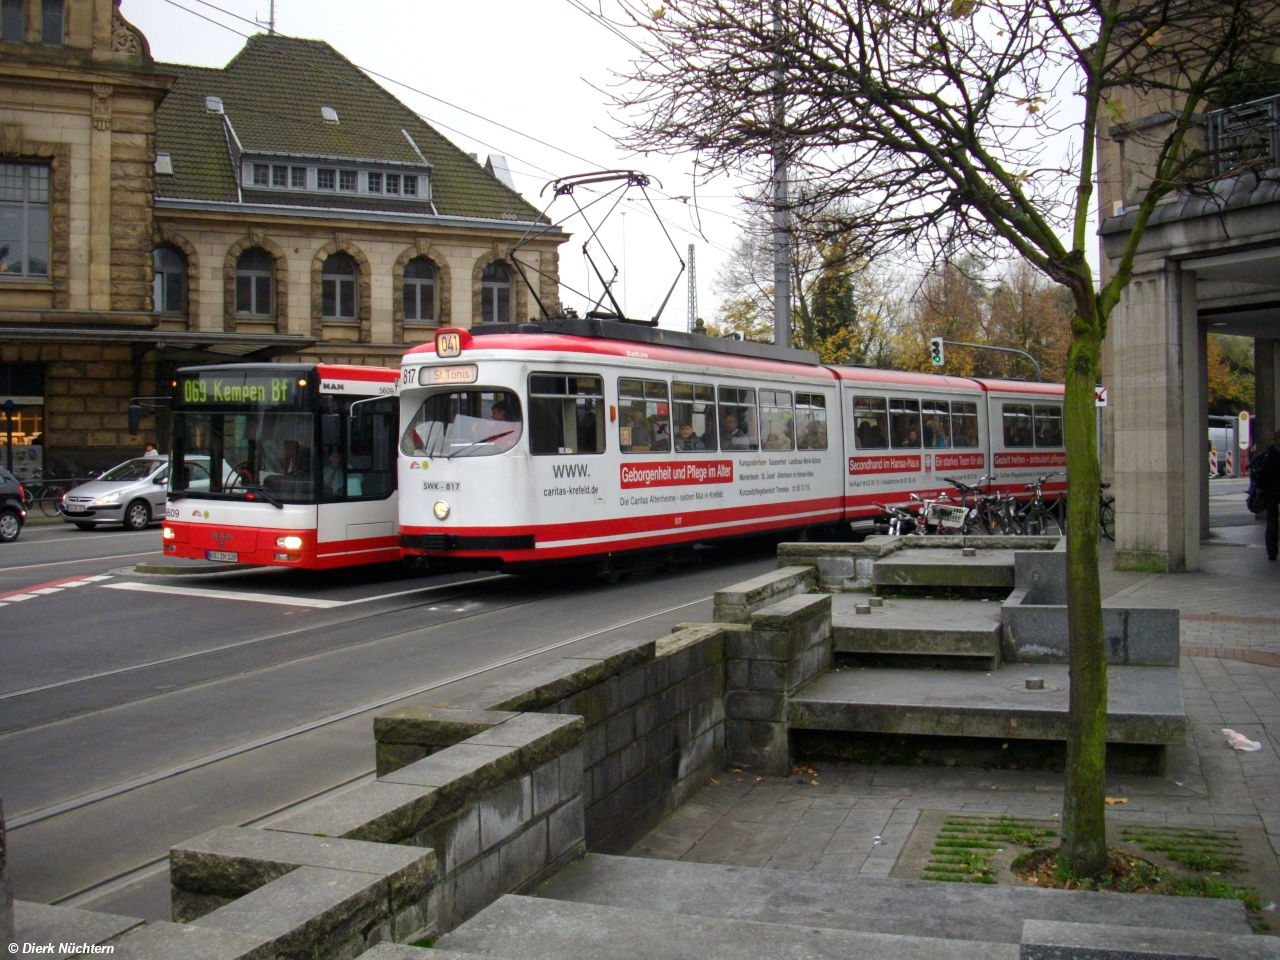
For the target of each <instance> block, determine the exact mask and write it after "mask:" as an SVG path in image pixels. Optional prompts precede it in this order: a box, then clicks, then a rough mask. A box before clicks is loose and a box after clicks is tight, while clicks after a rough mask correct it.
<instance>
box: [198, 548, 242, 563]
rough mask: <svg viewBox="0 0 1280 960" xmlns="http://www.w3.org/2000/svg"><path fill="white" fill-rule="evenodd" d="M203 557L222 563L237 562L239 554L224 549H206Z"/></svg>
mask: <svg viewBox="0 0 1280 960" xmlns="http://www.w3.org/2000/svg"><path fill="white" fill-rule="evenodd" d="M204 555H205V558H206V559H209V560H221V561H222V562H223V563H239V562H240V554H238V553H228V552H227V551H226V550H206V551H205V554H204Z"/></svg>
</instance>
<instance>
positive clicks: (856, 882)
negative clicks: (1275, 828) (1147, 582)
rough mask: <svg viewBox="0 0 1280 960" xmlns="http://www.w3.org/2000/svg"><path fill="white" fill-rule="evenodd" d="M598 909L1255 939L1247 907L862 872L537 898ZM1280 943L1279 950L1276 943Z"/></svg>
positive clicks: (583, 884)
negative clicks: (1147, 930)
mask: <svg viewBox="0 0 1280 960" xmlns="http://www.w3.org/2000/svg"><path fill="white" fill-rule="evenodd" d="M536 894H537V895H538V896H540V897H546V898H551V899H556V900H569V901H574V902H576V903H592V904H596V905H598V906H609V907H625V908H628V909H639V910H653V911H659V912H663V913H678V914H689V915H695V916H700V917H715V918H720V919H724V920H735V921H741V920H750V921H754V922H757V923H780V924H789V925H792V926H800V927H806V926H820V927H824V928H828V929H846V930H859V931H863V932H866V933H883V934H917V933H919V932H920V931H922V930H927V931H928V933H929V936H930V937H931V938H938V937H940V938H945V939H953V940H985V941H991V942H998V943H1005V944H1017V943H1020V942H1022V936H1023V921H1024V920H1030V919H1037V920H1052V921H1059V922H1066V923H1072V924H1079V923H1096V924H1107V925H1111V926H1141V927H1157V928H1162V929H1166V930H1181V931H1188V930H1194V931H1201V932H1205V933H1212V934H1215V935H1218V936H1247V935H1249V932H1250V930H1249V924H1248V921H1247V920H1246V919H1245V912H1244V906H1243V904H1241V903H1240V901H1238V900H1205V899H1198V898H1189V897H1160V896H1147V895H1143V896H1133V895H1126V894H1122V893H1089V892H1085V891H1081V890H1036V889H1033V888H1031V887H1016V886H995V885H991V886H987V885H984V884H969V883H938V882H935V881H930V880H898V879H893V878H887V877H886V878H880V877H863V876H860V875H859V874H857V873H855V872H853V871H845V870H831V871H822V872H817V871H806V872H803V873H801V872H793V871H788V870H764V869H758V868H752V867H727V866H720V865H718V864H709V863H685V862H683V861H678V860H649V859H645V858H641V857H608V856H601V855H598V854H588V855H587V857H586V858H585V859H584V860H582V861H580V862H578V863H576V864H574V865H572V866H570V867H567V868H566V869H565V870H563V871H561V872H560V873H559V874H557V875H556V876H555V877H553V878H551V880H549V881H547V883H545V884H543V885H542V886H541V887H539V888H538V889H537V891H536ZM1277 942H1278V943H1280V941H1277Z"/></svg>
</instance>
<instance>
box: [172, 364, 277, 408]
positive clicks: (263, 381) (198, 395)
mask: <svg viewBox="0 0 1280 960" xmlns="http://www.w3.org/2000/svg"><path fill="white" fill-rule="evenodd" d="M297 391H298V381H297V379H296V378H294V377H281V376H271V375H269V374H266V373H261V374H257V373H232V374H231V375H229V376H228V375H225V374H218V373H214V372H212V371H211V372H209V373H202V374H200V375H198V376H194V377H182V378H180V379H179V380H178V401H179V402H180V403H184V404H188V403H189V404H196V405H205V404H208V405H214V404H245V405H249V406H255V407H292V406H294V401H295V399H296V398H297Z"/></svg>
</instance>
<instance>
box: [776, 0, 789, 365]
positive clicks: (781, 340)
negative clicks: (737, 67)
mask: <svg viewBox="0 0 1280 960" xmlns="http://www.w3.org/2000/svg"><path fill="white" fill-rule="evenodd" d="M782 33H783V30H782V0H773V37H774V43H775V48H774V72H773V124H774V132H773V342H774V343H775V344H777V345H778V346H780V347H790V346H791V243H790V236H791V209H790V204H789V201H788V197H787V149H786V140H785V138H784V137H783V127H784V125H785V124H786V104H785V102H784V99H783V64H782V42H783V40H782Z"/></svg>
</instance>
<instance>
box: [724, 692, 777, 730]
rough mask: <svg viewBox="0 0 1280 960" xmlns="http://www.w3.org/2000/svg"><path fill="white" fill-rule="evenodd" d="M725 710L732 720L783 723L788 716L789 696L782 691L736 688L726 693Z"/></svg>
mask: <svg viewBox="0 0 1280 960" xmlns="http://www.w3.org/2000/svg"><path fill="white" fill-rule="evenodd" d="M725 712H726V713H727V714H728V716H729V718H730V719H732V720H765V721H768V722H770V723H781V722H783V721H784V720H785V719H786V716H787V698H786V696H785V694H783V693H782V692H772V693H771V692H768V691H761V690H734V691H730V692H729V693H727V694H725Z"/></svg>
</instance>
